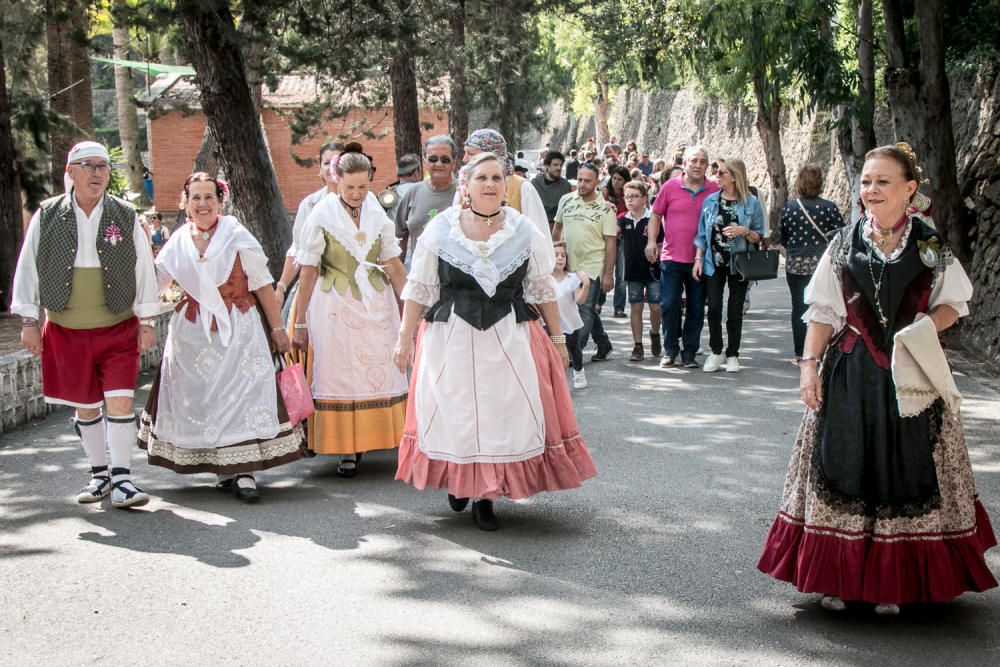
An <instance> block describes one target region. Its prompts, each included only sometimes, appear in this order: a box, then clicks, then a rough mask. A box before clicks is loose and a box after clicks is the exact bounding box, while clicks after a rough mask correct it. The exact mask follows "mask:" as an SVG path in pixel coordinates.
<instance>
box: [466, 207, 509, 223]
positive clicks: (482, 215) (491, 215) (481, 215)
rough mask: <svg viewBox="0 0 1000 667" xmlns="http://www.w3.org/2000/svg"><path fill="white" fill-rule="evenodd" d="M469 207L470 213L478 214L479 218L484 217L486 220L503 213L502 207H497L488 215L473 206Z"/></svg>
mask: <svg viewBox="0 0 1000 667" xmlns="http://www.w3.org/2000/svg"><path fill="white" fill-rule="evenodd" d="M470 209H471V210H472V214H473V215H478V216H479V217H480V218H485V219H486V220H492V219H493V218H495V217H497V216H498V215H500V214H501V213H503V209H502V208H501V209H499V210H498V211H497V212H496V213H490V214H488V215H487V214H486V213H480V212H479V211H477V210H476V209H474V208H471V207H470Z"/></svg>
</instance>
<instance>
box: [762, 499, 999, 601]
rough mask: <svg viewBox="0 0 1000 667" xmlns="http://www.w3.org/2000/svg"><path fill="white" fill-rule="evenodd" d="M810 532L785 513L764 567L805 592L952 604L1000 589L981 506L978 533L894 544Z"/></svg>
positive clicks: (777, 523)
mask: <svg viewBox="0 0 1000 667" xmlns="http://www.w3.org/2000/svg"><path fill="white" fill-rule="evenodd" d="M821 530H822V529H820V528H814V529H810V530H808V531H807V530H806V529H805V526H803V524H802V523H801V522H800V521H795V520H794V519H793V520H789V518H788V517H786V516H784V515H781V516H778V518H777V519H775V521H774V524H773V525H772V526H771V530H770V532H769V533H768V536H767V541H766V542H765V543H764V553H763V554H762V555H761V558H760V561H759V562H758V563H757V569H759V570H760V571H761V572H763V573H765V574H768V575H770V576H772V577H774V578H775V579H780V580H781V581H787V582H790V583H792V584H794V585H795V587H796V588H797V589H798V590H800V591H802V592H803V593H822V594H823V595H836V596H837V597H839V598H841V599H844V600H862V601H865V602H871V603H874V604H905V603H911V602H947V601H948V600H952V599H954V598H956V597H958V596H959V595H961V594H962V593H965V592H967V591H975V592H982V591H985V590H988V589H990V588H994V587H995V586H996V585H997V580H996V579H995V578H994V577H993V573H992V572H990V569H989V567H988V566H987V565H986V560H985V559H984V558H983V554H984V553H985V552H986V550H987V549H990V548H992V547H994V546H996V543H997V541H996V537H995V536H994V535H993V527H992V526H991V524H990V518H989V516H988V515H987V514H986V510H985V508H983V506H982V505H981V504H980V502H979V501H978V500H977V501H976V526H975V532H973V533H972V534H971V535H965V536H961V537H951V536H948V535H920V536H912V537H915V538H920V539H904V540H898V541H894V542H886V541H884V540H873V539H872V538H871V536H870V535H866V536H860V537H859V536H855V535H846V534H841V533H838V532H837V531H823V532H815V531H821Z"/></svg>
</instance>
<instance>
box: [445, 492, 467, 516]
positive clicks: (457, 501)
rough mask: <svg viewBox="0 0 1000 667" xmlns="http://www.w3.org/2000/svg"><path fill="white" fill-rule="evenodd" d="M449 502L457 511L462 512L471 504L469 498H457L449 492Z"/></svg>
mask: <svg viewBox="0 0 1000 667" xmlns="http://www.w3.org/2000/svg"><path fill="white" fill-rule="evenodd" d="M448 504H449V505H450V506H451V508H452V509H453V510H455V511H456V512H461V511H462V510H464V509H465V508H466V506H467V505H468V504H469V499H468V498H456V497H455V496H453V495H451V494H450V493H449V494H448Z"/></svg>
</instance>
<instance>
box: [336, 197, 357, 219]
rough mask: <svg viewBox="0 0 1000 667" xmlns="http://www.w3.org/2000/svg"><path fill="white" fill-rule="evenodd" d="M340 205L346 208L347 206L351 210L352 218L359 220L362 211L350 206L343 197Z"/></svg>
mask: <svg viewBox="0 0 1000 667" xmlns="http://www.w3.org/2000/svg"><path fill="white" fill-rule="evenodd" d="M340 203H341V204H343V205H344V206H346V207H347V208H349V209H351V217H352V218H355V219H357V217H358V215H360V214H361V209H360V208H354V207H353V206H351V205H350V204H348V203H347V202H346V201H344V198H343V197H341V198H340Z"/></svg>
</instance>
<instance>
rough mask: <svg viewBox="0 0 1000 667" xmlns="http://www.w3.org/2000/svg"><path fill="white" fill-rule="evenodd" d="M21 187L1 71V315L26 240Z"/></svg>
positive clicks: (7, 303) (0, 56) (0, 57)
mask: <svg viewBox="0 0 1000 667" xmlns="http://www.w3.org/2000/svg"><path fill="white" fill-rule="evenodd" d="M2 40H3V35H2V34H0V63H3V62H4V52H3V41H2ZM23 232H24V230H23V227H22V220H21V185H20V180H19V176H18V166H17V152H16V149H15V148H14V134H13V132H12V131H11V125H10V107H9V106H8V103H7V73H6V68H5V67H0V311H3V312H6V311H7V310H10V298H11V291H12V288H13V285H14V269H15V268H16V267H17V255H18V253H19V252H20V250H21V241H22V239H23Z"/></svg>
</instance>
